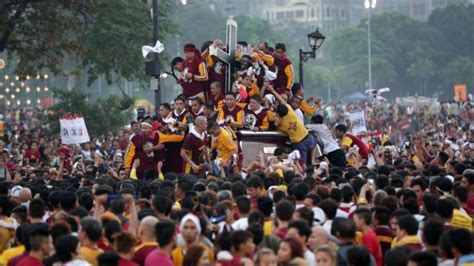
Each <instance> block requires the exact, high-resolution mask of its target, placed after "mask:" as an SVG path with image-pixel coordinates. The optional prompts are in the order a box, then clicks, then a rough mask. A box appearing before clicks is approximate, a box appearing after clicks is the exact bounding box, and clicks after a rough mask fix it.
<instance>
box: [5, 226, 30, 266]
mask: <svg viewBox="0 0 474 266" xmlns="http://www.w3.org/2000/svg"><path fill="white" fill-rule="evenodd" d="M24 230H25V226H24V225H23V226H19V227H18V228H17V229H16V232H15V242H16V243H17V244H18V246H16V247H13V248H9V249H7V250H5V251H4V252H3V253H2V255H1V256H0V265H7V264H8V262H9V261H10V260H11V259H12V258H14V257H16V256H20V255H21V254H23V253H24V252H25V245H23V243H22V242H21V241H22V236H23V232H24Z"/></svg>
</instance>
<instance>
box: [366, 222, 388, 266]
mask: <svg viewBox="0 0 474 266" xmlns="http://www.w3.org/2000/svg"><path fill="white" fill-rule="evenodd" d="M362 245H364V246H365V247H366V248H367V250H368V251H369V252H370V253H371V254H372V256H374V259H375V263H376V264H377V266H382V262H383V258H382V248H381V246H380V241H379V239H378V237H377V235H376V234H375V232H374V231H372V230H369V231H368V232H367V233H366V234H364V236H362Z"/></svg>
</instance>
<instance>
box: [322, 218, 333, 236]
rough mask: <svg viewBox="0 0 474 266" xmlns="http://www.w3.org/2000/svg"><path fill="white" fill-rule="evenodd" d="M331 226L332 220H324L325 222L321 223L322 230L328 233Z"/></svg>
mask: <svg viewBox="0 0 474 266" xmlns="http://www.w3.org/2000/svg"><path fill="white" fill-rule="evenodd" d="M331 227H332V220H326V222H324V224H323V228H324V230H326V232H328V234H329V235H331Z"/></svg>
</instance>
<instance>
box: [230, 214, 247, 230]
mask: <svg viewBox="0 0 474 266" xmlns="http://www.w3.org/2000/svg"><path fill="white" fill-rule="evenodd" d="M248 227H249V219H248V218H247V217H242V218H240V219H238V220H237V221H235V222H234V223H233V224H232V229H234V230H247V228H248Z"/></svg>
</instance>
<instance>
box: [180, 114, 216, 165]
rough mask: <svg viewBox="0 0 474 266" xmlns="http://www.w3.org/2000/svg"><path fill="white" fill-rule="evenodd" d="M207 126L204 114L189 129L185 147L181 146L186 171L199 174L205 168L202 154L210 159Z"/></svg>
mask: <svg viewBox="0 0 474 266" xmlns="http://www.w3.org/2000/svg"><path fill="white" fill-rule="evenodd" d="M206 128H207V119H206V118H205V117H204V116H198V117H197V118H196V120H195V125H194V127H193V128H192V129H191V130H190V131H189V134H188V135H187V136H186V138H185V140H184V143H183V147H182V148H181V157H182V158H183V162H184V164H185V166H184V168H185V169H184V170H185V172H186V173H194V174H198V173H200V172H202V170H204V169H203V168H202V166H201V161H202V160H201V156H202V155H204V157H205V159H206V161H209V159H208V158H209V156H207V135H206ZM208 163H209V162H208ZM209 165H210V163H209Z"/></svg>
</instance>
